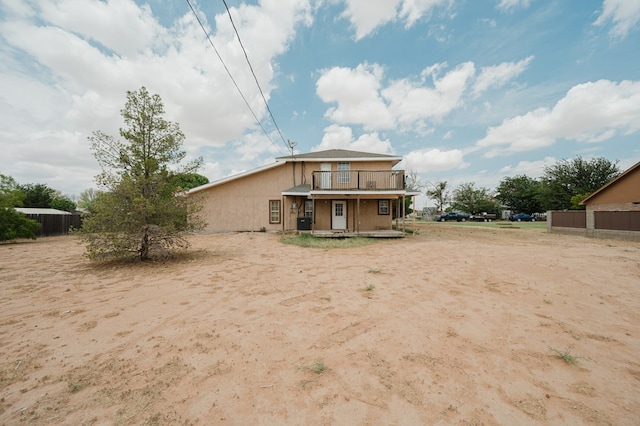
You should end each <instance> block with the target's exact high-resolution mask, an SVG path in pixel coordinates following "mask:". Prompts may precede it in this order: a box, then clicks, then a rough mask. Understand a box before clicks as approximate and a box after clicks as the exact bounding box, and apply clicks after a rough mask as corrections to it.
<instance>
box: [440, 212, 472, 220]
mask: <svg viewBox="0 0 640 426" xmlns="http://www.w3.org/2000/svg"><path fill="white" fill-rule="evenodd" d="M468 219H469V215H468V214H464V213H458V212H449V213H444V214H441V215H440V216H437V217H436V220H438V221H440V222H446V221H448V220H455V221H456V222H464V221H466V220H468Z"/></svg>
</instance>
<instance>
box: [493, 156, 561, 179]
mask: <svg viewBox="0 0 640 426" xmlns="http://www.w3.org/2000/svg"><path fill="white" fill-rule="evenodd" d="M557 162H558V160H557V159H556V158H555V157H545V158H544V159H542V160H538V161H520V162H518V164H516V165H515V166H511V165H508V166H504V167H503V168H501V169H500V173H504V174H505V175H510V176H515V175H527V176H529V177H532V178H538V177H540V176H542V173H543V172H544V168H545V167H547V166H552V165H553V164H555V163H557Z"/></svg>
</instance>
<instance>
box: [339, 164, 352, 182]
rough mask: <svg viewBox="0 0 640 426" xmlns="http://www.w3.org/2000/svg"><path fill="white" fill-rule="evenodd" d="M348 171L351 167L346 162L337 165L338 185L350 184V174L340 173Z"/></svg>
mask: <svg viewBox="0 0 640 426" xmlns="http://www.w3.org/2000/svg"><path fill="white" fill-rule="evenodd" d="M349 169H351V165H350V164H349V163H348V162H343V161H341V162H339V163H338V183H351V173H349V172H348V171H340V170H349Z"/></svg>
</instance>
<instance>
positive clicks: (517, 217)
mask: <svg viewBox="0 0 640 426" xmlns="http://www.w3.org/2000/svg"><path fill="white" fill-rule="evenodd" d="M509 220H510V221H512V222H535V221H536V218H535V217H533V216H531V215H530V214H525V213H518V214H512V215H511V216H509Z"/></svg>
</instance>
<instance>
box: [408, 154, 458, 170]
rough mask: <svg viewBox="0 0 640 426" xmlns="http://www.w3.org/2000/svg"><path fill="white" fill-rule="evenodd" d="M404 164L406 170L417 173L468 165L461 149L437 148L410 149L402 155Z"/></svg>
mask: <svg viewBox="0 0 640 426" xmlns="http://www.w3.org/2000/svg"><path fill="white" fill-rule="evenodd" d="M404 164H405V167H406V169H407V170H415V171H416V172H418V173H429V172H442V171H446V170H452V169H460V168H463V167H466V166H467V165H468V164H467V163H465V161H464V154H463V152H462V151H461V150H459V149H452V150H449V151H441V150H440V149H437V148H432V149H424V150H419V151H412V152H410V153H408V154H406V155H405V156H404Z"/></svg>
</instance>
